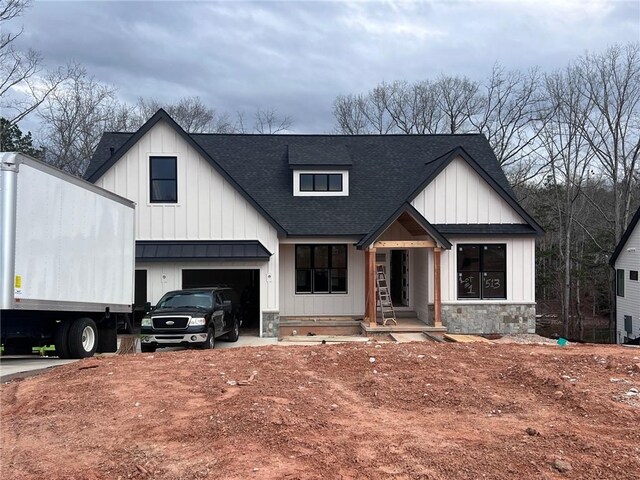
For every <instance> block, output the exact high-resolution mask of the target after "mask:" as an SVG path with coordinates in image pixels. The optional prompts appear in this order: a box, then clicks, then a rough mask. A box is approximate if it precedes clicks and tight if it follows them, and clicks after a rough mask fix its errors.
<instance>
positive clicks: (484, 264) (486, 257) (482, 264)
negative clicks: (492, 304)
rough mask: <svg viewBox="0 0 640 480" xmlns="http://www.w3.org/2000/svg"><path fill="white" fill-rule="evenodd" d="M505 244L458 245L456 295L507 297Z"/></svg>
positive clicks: (491, 297)
mask: <svg viewBox="0 0 640 480" xmlns="http://www.w3.org/2000/svg"><path fill="white" fill-rule="evenodd" d="M506 280H507V246H506V244H493V245H458V299H471V298H474V299H475V298H477V299H494V298H502V299H504V298H507V289H506Z"/></svg>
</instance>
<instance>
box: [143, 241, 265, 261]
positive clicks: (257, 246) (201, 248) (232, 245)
mask: <svg viewBox="0 0 640 480" xmlns="http://www.w3.org/2000/svg"><path fill="white" fill-rule="evenodd" d="M271 255H272V253H271V252H269V250H267V249H266V248H265V246H264V245H262V243H260V242H259V241H258V240H138V241H136V260H137V261H144V262H158V261H167V260H185V261H198V260H201V261H239V260H261V261H265V262H266V261H268V260H269V257H271Z"/></svg>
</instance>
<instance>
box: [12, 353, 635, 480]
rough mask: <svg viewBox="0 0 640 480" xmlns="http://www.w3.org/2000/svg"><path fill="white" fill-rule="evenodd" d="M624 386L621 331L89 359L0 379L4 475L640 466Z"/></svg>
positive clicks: (552, 471)
mask: <svg viewBox="0 0 640 480" xmlns="http://www.w3.org/2000/svg"><path fill="white" fill-rule="evenodd" d="M372 358H374V359H375V361H371V359H372ZM633 388H636V389H640V350H638V349H632V348H624V347H616V346H589V345H584V346H571V347H565V348H562V347H559V346H553V345H552V346H537V345H536V346H533V345H505V344H502V345H496V344H430V343H411V344H384V345H379V344H378V345H376V344H371V345H368V344H364V345H363V344H342V345H318V346H310V347H305V346H300V347H293V346H289V347H285V346H273V347H265V348H258V347H254V348H251V347H248V348H237V349H225V350H213V351H174V352H167V353H156V354H137V355H129V356H118V357H103V358H93V359H87V360H84V361H81V362H78V363H73V364H68V365H65V366H62V367H60V368H57V369H55V370H53V371H51V372H49V373H47V374H43V375H40V376H37V377H32V378H27V379H25V380H23V381H20V382H16V381H14V382H12V383H8V384H5V385H2V387H1V392H0V393H1V399H2V405H1V406H2V424H1V433H2V446H1V449H2V450H1V452H0V453H1V467H2V469H1V470H0V476H1V477H2V479H4V480H9V479H34V478H37V479H48V480H50V479H128V478H135V479H147V478H148V479H151V478H153V479H171V480H173V479H183V478H184V479H192V478H238V479H247V478H249V479H251V478H256V479H269V478H277V479H307V478H309V479H315V478H317V479H320V478H323V479H325V478H329V479H333V478H343V479H348V478H375V479H377V478H408V479H409V478H411V479H413V478H427V479H453V478H468V479H477V478H496V479H498V478H499V479H503V478H530V479H538V478H593V479H605V478H607V479H608V478H629V479H630V478H636V479H637V478H638V474H639V472H640V396H638V395H634V394H633V390H632V389H633Z"/></svg>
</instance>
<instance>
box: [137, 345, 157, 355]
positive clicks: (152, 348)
mask: <svg viewBox="0 0 640 480" xmlns="http://www.w3.org/2000/svg"><path fill="white" fill-rule="evenodd" d="M140 351H141V352H142V353H153V352H155V351H156V346H155V345H148V344H146V343H141V344H140Z"/></svg>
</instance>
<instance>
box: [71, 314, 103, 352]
mask: <svg viewBox="0 0 640 480" xmlns="http://www.w3.org/2000/svg"><path fill="white" fill-rule="evenodd" d="M97 348H98V327H96V323H95V322H94V321H93V320H91V319H90V318H79V319H77V320H76V321H75V322H73V323H72V324H71V328H69V353H70V354H71V357H72V358H86V357H91V356H93V354H94V353H95V351H96V349H97Z"/></svg>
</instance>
